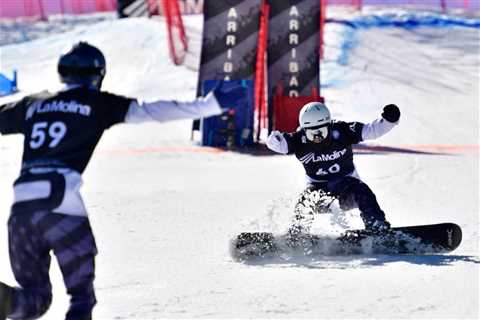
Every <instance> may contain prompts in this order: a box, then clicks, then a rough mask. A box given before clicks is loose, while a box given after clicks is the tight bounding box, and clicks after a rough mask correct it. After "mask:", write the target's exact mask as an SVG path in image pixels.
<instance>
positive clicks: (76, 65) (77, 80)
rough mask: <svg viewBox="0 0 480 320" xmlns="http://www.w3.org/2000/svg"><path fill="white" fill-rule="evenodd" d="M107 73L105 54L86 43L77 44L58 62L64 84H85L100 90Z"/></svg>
mask: <svg viewBox="0 0 480 320" xmlns="http://www.w3.org/2000/svg"><path fill="white" fill-rule="evenodd" d="M105 71H106V62H105V57H104V56H103V53H102V52H101V51H100V50H99V49H98V48H96V47H94V46H92V45H90V44H88V43H86V42H79V43H77V44H75V45H74V46H73V47H72V48H71V49H70V50H68V51H67V52H66V53H64V54H62V55H61V56H60V59H59V60H58V73H59V75H60V81H61V82H63V83H68V84H83V85H86V86H89V87H93V88H96V89H100V87H101V85H102V80H103V77H105Z"/></svg>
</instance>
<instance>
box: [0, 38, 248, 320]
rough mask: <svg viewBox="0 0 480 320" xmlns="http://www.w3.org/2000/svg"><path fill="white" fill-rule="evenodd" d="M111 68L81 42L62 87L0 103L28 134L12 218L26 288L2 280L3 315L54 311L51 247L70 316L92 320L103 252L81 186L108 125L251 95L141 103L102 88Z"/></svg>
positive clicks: (4, 128)
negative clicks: (97, 260) (96, 262)
mask: <svg viewBox="0 0 480 320" xmlns="http://www.w3.org/2000/svg"><path fill="white" fill-rule="evenodd" d="M105 71H106V62H105V58H104V55H103V53H102V52H101V51H100V50H99V49H98V48H96V47H94V46H91V45H89V44H88V43H86V42H80V43H77V44H75V45H74V46H73V47H72V48H71V49H70V50H69V51H67V52H66V53H64V54H63V55H61V56H60V59H59V61H58V72H59V75H60V80H61V82H62V83H64V84H65V87H64V89H63V90H61V91H59V92H56V93H49V92H46V91H45V92H42V93H40V94H36V95H31V96H27V97H25V98H23V99H22V100H20V101H18V102H14V103H11V104H6V105H3V106H0V133H1V134H23V135H24V137H25V140H24V145H23V150H24V151H23V158H22V166H21V173H20V176H19V178H18V179H17V180H16V181H15V183H14V203H13V205H12V208H11V213H10V218H9V220H8V236H9V254H10V262H11V266H12V271H13V274H14V276H15V279H16V280H17V282H18V284H19V287H10V286H8V285H6V284H4V283H2V282H0V319H5V318H6V317H7V318H11V319H36V318H39V317H40V316H42V315H43V314H44V313H45V312H46V311H47V309H48V308H49V306H50V303H51V301H52V286H51V283H50V278H49V268H50V251H53V253H54V255H55V256H56V259H57V260H58V263H59V266H60V269H61V272H62V275H63V279H64V283H65V286H66V289H67V293H68V294H69V295H70V296H71V300H70V308H69V310H68V313H67V315H66V319H70V320H73V319H74V320H83V319H91V317H92V309H93V307H94V305H95V304H96V298H95V293H94V287H93V281H94V276H95V270H94V258H95V255H96V254H97V249H96V245H95V239H94V236H93V234H92V230H91V228H90V223H89V220H88V217H87V212H86V209H85V205H84V203H83V200H82V197H81V195H80V192H79V189H80V186H81V184H82V173H83V172H84V170H85V168H86V166H87V165H88V162H89V160H90V157H91V156H92V153H93V151H94V149H95V147H96V145H97V144H98V142H99V140H100V138H101V136H102V134H103V132H104V131H105V130H107V129H108V128H110V127H111V126H113V125H115V124H118V123H141V122H146V121H159V122H161V121H170V120H176V119H198V118H201V117H207V116H212V115H218V114H221V113H222V105H224V103H225V101H226V100H225V98H226V96H227V95H228V94H233V95H235V96H241V95H242V94H243V93H244V91H243V92H240V91H241V90H244V89H243V88H234V89H231V91H230V92H221V91H220V90H215V92H214V93H209V94H208V95H206V96H205V97H201V98H198V99H196V100H194V101H191V102H177V101H155V102H150V103H140V102H138V101H137V100H136V99H132V98H127V97H123V96H118V95H114V94H110V93H107V92H103V91H100V87H101V84H102V80H103V78H104V76H105ZM230 101H231V100H230Z"/></svg>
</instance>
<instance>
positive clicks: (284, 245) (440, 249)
mask: <svg viewBox="0 0 480 320" xmlns="http://www.w3.org/2000/svg"><path fill="white" fill-rule="evenodd" d="M461 241H462V230H461V228H460V227H459V226H458V225H456V224H454V223H440V224H431V225H417V226H405V227H395V228H391V229H389V230H387V231H384V232H372V231H369V230H364V229H361V230H360V229H359V230H347V231H345V232H344V233H343V234H340V235H319V234H298V235H295V236H293V235H291V234H288V233H286V234H280V235H276V234H273V233H270V232H242V233H240V234H239V235H238V236H236V237H235V238H234V239H233V241H232V243H231V253H232V256H233V257H234V258H235V259H237V260H247V259H251V258H255V257H267V256H280V257H281V256H282V255H295V254H303V255H325V256H329V255H351V254H439V253H447V252H450V251H453V250H455V249H456V248H457V247H458V246H459V245H460V242H461Z"/></svg>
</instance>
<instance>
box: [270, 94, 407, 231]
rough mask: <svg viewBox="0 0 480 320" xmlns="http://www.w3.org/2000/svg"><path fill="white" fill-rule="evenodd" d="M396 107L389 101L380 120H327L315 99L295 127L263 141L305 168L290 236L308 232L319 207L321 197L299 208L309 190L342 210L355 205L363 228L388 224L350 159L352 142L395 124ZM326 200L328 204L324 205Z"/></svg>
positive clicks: (379, 133) (308, 197)
mask: <svg viewBox="0 0 480 320" xmlns="http://www.w3.org/2000/svg"><path fill="white" fill-rule="evenodd" d="M399 119H400V110H399V109H398V107H397V106H396V105H393V104H389V105H387V106H385V107H384V108H383V113H382V116H381V118H379V119H377V120H375V121H373V122H371V123H367V124H364V123H360V122H343V121H332V119H331V116H330V111H329V110H328V108H327V107H326V106H325V105H324V104H323V103H320V102H310V103H307V104H306V105H305V106H303V108H302V109H301V111H300V114H299V122H300V127H299V129H298V130H297V131H296V132H293V133H281V132H279V131H273V132H272V133H271V134H270V135H269V137H268V139H267V146H268V148H269V149H271V150H273V151H275V152H277V153H282V154H295V156H296V158H297V159H298V160H299V161H300V162H301V163H302V165H303V167H304V168H305V172H306V178H307V188H306V189H305V190H304V192H303V193H302V194H301V195H300V198H299V200H298V203H297V205H296V207H295V215H294V222H293V225H292V227H291V228H290V230H289V233H290V234H293V235H295V234H301V233H308V231H309V224H310V223H311V221H312V220H313V213H315V210H317V211H318V210H323V209H325V208H322V206H323V205H324V203H323V202H324V200H325V199H323V198H322V197H317V198H316V199H318V200H317V201H318V203H314V204H313V206H312V207H313V208H312V210H309V211H308V213H305V211H304V210H302V207H303V206H304V203H305V202H308V203H311V202H309V201H306V200H310V201H311V199H312V197H311V194H312V192H316V191H319V192H322V194H327V195H329V196H331V197H334V198H336V199H338V200H339V203H340V207H341V208H342V209H345V210H347V209H352V208H356V207H357V208H358V209H359V210H360V215H361V218H362V220H363V222H364V224H365V228H366V229H369V230H372V231H375V232H381V231H384V230H387V229H389V228H390V223H389V222H388V221H387V220H386V218H385V213H384V212H383V211H382V209H381V208H380V206H379V204H378V202H377V199H376V197H375V194H374V193H373V191H372V190H371V189H370V188H369V187H368V186H367V185H366V184H365V183H364V182H363V181H362V180H361V179H360V177H359V175H358V174H357V171H356V170H355V166H354V163H353V151H352V145H353V144H357V143H359V142H361V141H363V140H371V139H376V138H379V137H381V136H383V135H384V134H386V133H387V132H389V131H390V130H391V129H392V128H393V127H395V126H396V125H397V124H398V121H399ZM328 204H329V203H327V205H328Z"/></svg>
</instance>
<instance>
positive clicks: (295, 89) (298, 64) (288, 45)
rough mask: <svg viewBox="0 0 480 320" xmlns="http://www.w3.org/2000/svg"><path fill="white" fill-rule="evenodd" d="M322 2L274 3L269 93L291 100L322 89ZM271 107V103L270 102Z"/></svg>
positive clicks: (315, 0)
mask: <svg viewBox="0 0 480 320" xmlns="http://www.w3.org/2000/svg"><path fill="white" fill-rule="evenodd" d="M319 32H320V0H282V1H279V0H272V1H270V19H269V27H268V49H267V52H268V53H267V54H268V92H269V97H270V101H271V98H272V97H273V96H274V95H275V89H276V87H277V86H278V85H281V86H282V87H283V88H284V94H285V95H287V96H290V97H298V96H310V95H311V93H312V88H316V89H317V90H319V87H320V80H319V72H320V70H319V67H320V53H319V49H320V33H319ZM270 104H271V102H270Z"/></svg>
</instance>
